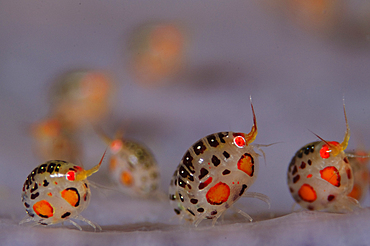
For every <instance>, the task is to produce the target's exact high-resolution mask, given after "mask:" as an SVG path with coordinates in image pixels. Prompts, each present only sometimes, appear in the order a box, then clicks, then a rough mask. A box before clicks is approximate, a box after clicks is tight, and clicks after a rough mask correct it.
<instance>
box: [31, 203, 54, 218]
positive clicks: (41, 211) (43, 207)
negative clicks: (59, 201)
mask: <svg viewBox="0 0 370 246" xmlns="http://www.w3.org/2000/svg"><path fill="white" fill-rule="evenodd" d="M33 211H35V213H36V214H37V215H38V216H40V217H42V218H50V217H51V216H53V215H54V208H53V206H51V205H50V203H49V202H48V201H46V200H41V201H39V202H36V203H35V204H34V205H33Z"/></svg>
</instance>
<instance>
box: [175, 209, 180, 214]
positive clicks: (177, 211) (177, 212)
mask: <svg viewBox="0 0 370 246" xmlns="http://www.w3.org/2000/svg"><path fill="white" fill-rule="evenodd" d="M173 211H175V213H176V214H180V212H181V211H180V210H178V209H176V208H175V209H174V210H173Z"/></svg>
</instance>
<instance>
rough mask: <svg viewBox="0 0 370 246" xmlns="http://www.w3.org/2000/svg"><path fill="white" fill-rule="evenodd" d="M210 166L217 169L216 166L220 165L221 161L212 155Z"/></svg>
mask: <svg viewBox="0 0 370 246" xmlns="http://www.w3.org/2000/svg"><path fill="white" fill-rule="evenodd" d="M211 161H212V164H213V165H214V166H215V167H217V166H218V165H220V163H221V161H220V159H218V158H217V156H215V155H213V156H212V160H211Z"/></svg>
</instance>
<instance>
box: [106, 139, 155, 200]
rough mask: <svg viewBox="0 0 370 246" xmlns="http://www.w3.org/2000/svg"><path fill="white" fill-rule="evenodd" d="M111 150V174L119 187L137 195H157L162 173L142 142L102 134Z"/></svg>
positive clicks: (132, 194)
mask: <svg viewBox="0 0 370 246" xmlns="http://www.w3.org/2000/svg"><path fill="white" fill-rule="evenodd" d="M102 137H103V138H104V140H105V142H106V143H107V144H109V148H110V151H111V154H112V155H111V159H110V164H109V174H110V177H111V178H112V180H113V181H114V182H115V184H116V185H117V186H118V187H119V189H120V190H121V191H122V192H124V193H125V194H128V195H131V196H136V197H150V196H155V195H156V194H158V193H157V191H158V188H159V182H160V175H159V170H158V164H157V161H156V160H155V158H154V155H153V154H152V153H151V151H150V150H149V149H148V148H147V147H145V146H144V145H142V144H139V143H137V142H135V141H131V140H123V139H122V137H118V136H117V137H116V138H115V139H113V140H111V139H109V138H108V137H106V136H102Z"/></svg>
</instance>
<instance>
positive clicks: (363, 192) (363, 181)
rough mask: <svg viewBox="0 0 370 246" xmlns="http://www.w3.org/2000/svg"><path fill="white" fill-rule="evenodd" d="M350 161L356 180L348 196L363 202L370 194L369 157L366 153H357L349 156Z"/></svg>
mask: <svg viewBox="0 0 370 246" xmlns="http://www.w3.org/2000/svg"><path fill="white" fill-rule="evenodd" d="M364 156H367V157H364ZM348 160H349V164H350V165H351V167H352V171H353V178H354V184H353V189H352V191H351V192H350V193H349V194H348V195H349V196H350V197H353V198H355V199H356V200H358V201H359V202H361V201H363V200H364V199H365V197H366V196H367V194H368V192H369V185H370V183H369V182H370V175H369V165H368V164H369V156H368V153H366V152H365V151H355V152H354V153H353V154H351V155H349V156H348Z"/></svg>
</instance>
